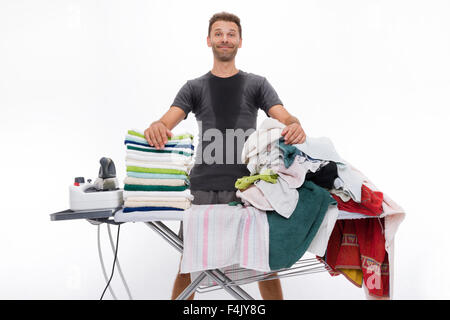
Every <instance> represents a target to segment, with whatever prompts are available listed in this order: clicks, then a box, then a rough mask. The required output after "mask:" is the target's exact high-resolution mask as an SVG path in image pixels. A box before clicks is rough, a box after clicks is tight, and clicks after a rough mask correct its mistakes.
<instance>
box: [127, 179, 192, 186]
mask: <svg viewBox="0 0 450 320" xmlns="http://www.w3.org/2000/svg"><path fill="white" fill-rule="evenodd" d="M123 183H124V184H137V185H140V186H173V187H176V186H185V185H186V180H183V179H145V178H134V177H125V179H123Z"/></svg>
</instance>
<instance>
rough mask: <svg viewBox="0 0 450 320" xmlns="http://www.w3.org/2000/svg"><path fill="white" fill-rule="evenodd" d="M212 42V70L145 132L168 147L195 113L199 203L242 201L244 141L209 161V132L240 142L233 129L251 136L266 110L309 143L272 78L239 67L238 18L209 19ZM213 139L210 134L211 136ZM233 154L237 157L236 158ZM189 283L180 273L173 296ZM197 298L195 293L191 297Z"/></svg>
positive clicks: (295, 138) (271, 290) (288, 134)
mask: <svg viewBox="0 0 450 320" xmlns="http://www.w3.org/2000/svg"><path fill="white" fill-rule="evenodd" d="M207 44H208V47H211V48H212V52H213V56H214V64H213V68H212V69H211V71H209V72H208V73H206V74H205V75H203V76H201V77H199V78H196V79H193V80H190V81H187V83H186V84H185V85H184V86H183V87H182V88H181V90H180V91H179V92H178V94H177V96H176V98H175V100H174V102H173V104H172V106H171V107H170V108H169V110H168V111H167V112H166V113H165V114H164V115H163V116H162V117H161V119H160V120H158V121H155V122H153V123H152V124H151V125H150V127H149V128H148V129H146V130H145V137H146V139H147V141H148V142H149V144H150V145H152V146H155V147H156V148H157V149H162V148H164V144H165V143H167V141H168V139H167V137H168V136H172V133H171V131H170V130H172V129H173V128H174V127H175V126H176V125H177V124H178V123H179V122H180V121H181V120H183V119H186V118H187V115H188V113H189V112H193V113H194V114H195V116H196V119H197V121H198V123H199V137H200V141H199V145H200V146H201V147H198V148H197V150H196V161H195V165H194V167H193V168H192V170H191V172H190V182H191V185H190V189H191V193H192V195H193V196H194V200H193V203H194V204H210V203H216V204H218V203H228V202H230V201H235V200H238V199H237V198H236V195H235V194H236V189H235V187H234V183H235V181H236V180H237V179H238V178H241V177H243V176H246V175H249V171H248V170H247V168H246V165H245V164H242V163H241V162H240V155H241V151H242V147H243V145H242V143H241V145H236V144H234V146H231V148H230V146H229V145H228V144H227V143H223V145H224V149H223V154H221V151H222V150H218V149H216V150H215V155H214V156H212V155H211V156H210V157H209V159H205V157H206V153H207V152H206V151H207V148H208V145H211V144H212V143H214V142H217V141H211V142H210V144H207V143H205V141H207V140H208V137H207V134H206V132H208V130H209V132H214V133H216V134H217V133H218V134H219V135H220V134H222V135H223V137H219V138H221V139H219V140H221V141H222V142H224V141H233V142H234V137H232V139H231V140H227V139H228V138H229V136H228V134H229V133H230V129H233V130H241V131H240V132H241V133H242V132H246V133H245V135H246V136H248V135H249V134H250V133H251V132H253V131H254V130H255V129H256V118H257V112H258V109H262V110H263V111H264V112H265V113H266V114H267V115H268V116H270V117H272V118H274V119H277V120H279V121H280V122H282V123H283V124H285V125H286V127H285V129H284V130H283V132H282V135H283V136H284V138H285V142H286V143H287V144H297V143H303V142H304V141H305V139H306V135H305V132H304V131H303V129H302V127H301V125H300V122H299V121H298V120H297V118H295V117H293V116H292V115H290V114H289V112H288V111H287V110H286V109H285V108H284V107H283V105H282V102H281V101H280V99H279V98H278V95H277V93H276V92H275V90H274V89H273V88H272V86H271V85H270V84H269V82H268V81H267V80H266V79H265V78H264V77H261V76H258V75H255V74H251V73H246V72H244V71H242V70H239V69H237V68H236V66H235V56H236V54H237V51H238V48H241V46H242V29H241V24H240V19H239V18H238V17H237V16H235V15H233V14H230V13H226V12H221V13H217V14H215V15H213V16H212V18H211V19H210V21H209V28H208V37H207ZM233 130H231V132H233ZM217 138H218V137H217V136H216V139H217ZM222 138H223V139H222ZM238 138H239V137H238ZM211 139H212V138H211V137H209V140H211ZM238 140H239V139H238ZM241 142H242V140H241ZM227 147H228V148H227ZM229 155H232V157H231V159H230V156H229ZM212 157H214V159H216V160H217V159H218V158H219V161H216V162H214V163H211V161H210V160H211V158H212ZM225 158H226V160H225ZM230 160H231V161H230ZM180 236H182V226H181V227H180ZM189 283H190V275H189V274H180V273H178V275H177V278H176V280H175V284H174V288H173V292H172V299H174V298H176V297H177V296H178V295H179V294H180V293H181V292H182V291H183V290H184V288H186V287H187V286H188V285H189ZM258 285H259V289H260V292H261V296H262V298H263V299H282V298H283V296H282V290H281V284H280V280H279V279H275V280H268V281H261V282H259V283H258ZM193 297H194V294H192V295H191V297H190V299H193Z"/></svg>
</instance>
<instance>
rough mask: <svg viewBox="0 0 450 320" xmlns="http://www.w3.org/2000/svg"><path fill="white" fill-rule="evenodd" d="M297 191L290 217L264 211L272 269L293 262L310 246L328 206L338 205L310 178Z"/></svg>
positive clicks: (280, 267) (286, 265) (287, 265)
mask: <svg viewBox="0 0 450 320" xmlns="http://www.w3.org/2000/svg"><path fill="white" fill-rule="evenodd" d="M297 191H298V195H299V197H298V202H297V206H296V208H295V210H294V212H293V213H292V215H291V216H290V218H289V219H286V218H284V217H282V216H281V215H279V214H278V213H277V212H276V211H267V212H266V213H267V220H268V223H269V266H270V269H271V270H279V269H282V268H290V267H291V266H292V265H293V264H294V263H296V262H297V261H298V260H299V259H300V258H301V257H302V256H303V254H304V253H305V252H306V250H307V249H308V248H309V245H310V244H311V241H312V240H313V239H314V237H315V235H316V233H317V231H318V230H319V227H320V225H321V224H322V221H323V218H324V217H325V214H326V212H327V211H328V206H329V205H332V204H333V205H335V204H337V202H336V200H334V199H333V197H332V196H331V195H330V193H329V192H328V191H327V190H325V189H324V188H322V187H319V186H317V185H316V184H314V183H313V182H311V181H305V182H304V183H303V185H302V186H301V187H300V188H298V189H297Z"/></svg>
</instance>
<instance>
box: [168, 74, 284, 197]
mask: <svg viewBox="0 0 450 320" xmlns="http://www.w3.org/2000/svg"><path fill="white" fill-rule="evenodd" d="M277 104H282V102H281V100H280V99H279V97H278V95H277V93H276V92H275V90H274V89H273V87H272V86H271V85H270V83H269V82H268V81H267V80H266V78H264V77H262V76H258V75H255V74H252V73H247V72H244V71H242V70H239V72H238V73H237V74H235V75H233V76H231V77H228V78H220V77H217V76H215V75H213V74H212V73H211V71H210V72H208V73H206V74H204V75H203V76H201V77H199V78H195V79H193V80H188V81H187V82H186V83H185V84H184V85H183V87H182V88H181V89H180V91H179V92H178V94H177V96H176V97H175V100H174V102H173V103H172V106H177V107H179V108H181V109H183V111H184V112H185V113H186V117H187V116H188V114H189V112H193V113H194V114H195V117H196V119H197V123H198V126H199V130H198V132H199V145H198V146H197V148H196V154H195V165H194V167H193V168H192V170H191V173H190V181H191V186H190V188H191V190H236V188H235V187H234V184H235V182H236V180H237V179H239V178H241V177H243V176H248V175H250V172H249V171H248V170H247V166H246V165H245V164H242V162H241V153H242V148H243V145H244V142H245V141H246V140H247V137H248V136H249V135H250V134H251V133H252V132H253V131H255V130H256V118H257V115H258V109H262V110H263V111H264V112H265V113H266V114H267V116H269V115H268V111H269V109H270V108H271V107H272V106H274V105H277Z"/></svg>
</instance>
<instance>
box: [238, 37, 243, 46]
mask: <svg viewBox="0 0 450 320" xmlns="http://www.w3.org/2000/svg"><path fill="white" fill-rule="evenodd" d="M241 47H242V38H240V39H239V46H238V48H241Z"/></svg>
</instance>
